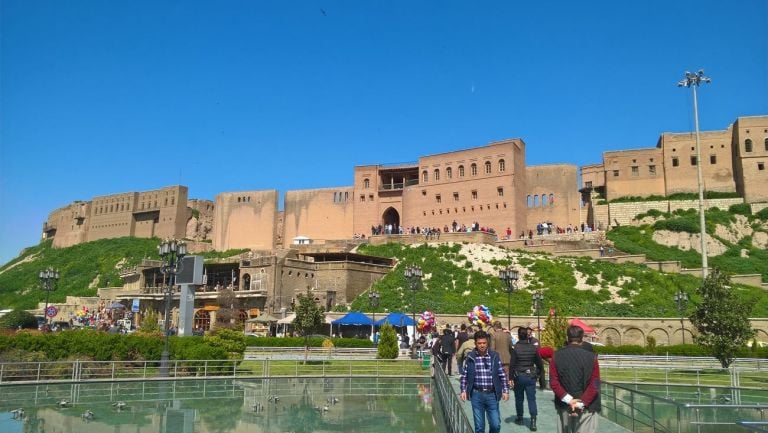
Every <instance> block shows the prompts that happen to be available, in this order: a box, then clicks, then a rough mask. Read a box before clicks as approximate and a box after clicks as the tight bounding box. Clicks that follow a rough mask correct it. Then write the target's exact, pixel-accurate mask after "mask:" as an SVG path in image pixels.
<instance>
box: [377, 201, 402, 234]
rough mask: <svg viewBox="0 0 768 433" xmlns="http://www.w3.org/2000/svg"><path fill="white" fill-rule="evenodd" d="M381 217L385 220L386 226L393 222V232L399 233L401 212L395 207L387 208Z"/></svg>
mask: <svg viewBox="0 0 768 433" xmlns="http://www.w3.org/2000/svg"><path fill="white" fill-rule="evenodd" d="M381 219H382V220H383V223H384V227H386V226H387V225H389V224H392V233H397V230H398V228H399V227H400V214H399V213H398V212H397V210H396V209H395V208H393V207H390V208H387V210H385V211H384V214H383V215H382V216H381Z"/></svg>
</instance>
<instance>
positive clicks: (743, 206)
mask: <svg viewBox="0 0 768 433" xmlns="http://www.w3.org/2000/svg"><path fill="white" fill-rule="evenodd" d="M728 212H729V213H732V214H739V215H744V216H750V215H752V207H751V206H749V204H747V203H739V204H734V205H731V207H729V208H728Z"/></svg>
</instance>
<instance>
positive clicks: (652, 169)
mask: <svg viewBox="0 0 768 433" xmlns="http://www.w3.org/2000/svg"><path fill="white" fill-rule="evenodd" d="M648 173H649V174H650V175H651V176H656V166H655V165H649V166H648Z"/></svg>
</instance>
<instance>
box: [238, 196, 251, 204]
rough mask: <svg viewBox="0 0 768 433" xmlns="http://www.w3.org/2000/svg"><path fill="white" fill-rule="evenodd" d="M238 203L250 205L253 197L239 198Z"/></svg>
mask: <svg viewBox="0 0 768 433" xmlns="http://www.w3.org/2000/svg"><path fill="white" fill-rule="evenodd" d="M237 202H238V203H250V202H251V197H250V196H242V197H238V198H237Z"/></svg>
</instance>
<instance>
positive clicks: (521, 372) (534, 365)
mask: <svg viewBox="0 0 768 433" xmlns="http://www.w3.org/2000/svg"><path fill="white" fill-rule="evenodd" d="M517 335H518V337H519V338H520V339H519V340H518V342H517V344H515V350H513V351H512V358H511V359H510V361H509V375H510V376H512V387H513V388H514V390H515V411H516V412H517V418H515V423H516V424H518V425H522V424H523V400H524V399H525V398H526V397H528V413H530V414H531V431H536V429H537V426H536V416H537V415H538V414H539V411H538V408H537V407H536V380H537V378H538V376H539V374H543V373H542V372H543V371H544V365H543V363H542V362H541V356H540V355H539V350H538V349H539V347H538V342H537V343H536V344H535V345H534V344H533V343H532V342H531V340H530V339H529V338H528V329H527V328H525V327H522V326H521V327H520V328H518V330H517Z"/></svg>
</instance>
